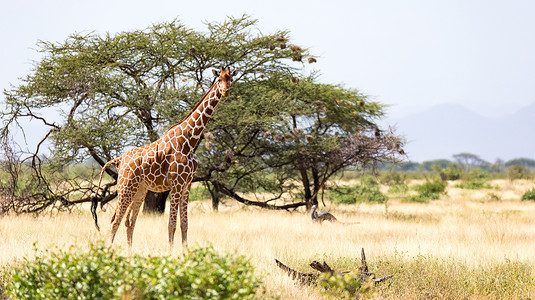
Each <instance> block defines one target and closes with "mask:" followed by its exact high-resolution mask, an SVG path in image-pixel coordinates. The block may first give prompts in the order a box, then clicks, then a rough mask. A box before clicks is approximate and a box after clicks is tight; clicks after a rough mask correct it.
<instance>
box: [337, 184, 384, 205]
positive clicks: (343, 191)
mask: <svg viewBox="0 0 535 300" xmlns="http://www.w3.org/2000/svg"><path fill="white" fill-rule="evenodd" d="M327 198H329V199H330V200H331V201H332V202H334V203H343V204H353V203H357V202H371V203H383V202H385V201H386V200H387V199H388V197H387V196H385V195H384V194H383V193H381V191H380V190H379V186H377V185H375V186H374V185H355V186H340V187H335V188H333V189H331V190H330V191H329V192H328V194H327Z"/></svg>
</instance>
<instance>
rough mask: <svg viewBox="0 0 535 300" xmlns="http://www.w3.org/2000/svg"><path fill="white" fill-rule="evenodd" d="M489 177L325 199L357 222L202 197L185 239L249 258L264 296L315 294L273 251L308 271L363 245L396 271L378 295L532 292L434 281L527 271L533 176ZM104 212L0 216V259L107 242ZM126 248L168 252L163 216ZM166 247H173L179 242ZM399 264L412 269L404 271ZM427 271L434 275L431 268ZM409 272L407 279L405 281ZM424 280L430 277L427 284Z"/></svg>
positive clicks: (534, 214)
mask: <svg viewBox="0 0 535 300" xmlns="http://www.w3.org/2000/svg"><path fill="white" fill-rule="evenodd" d="M492 184H493V185H494V186H498V187H499V188H498V189H493V190H475V191H470V190H459V189H455V188H453V184H450V186H449V188H448V195H447V196H444V197H443V198H442V199H440V200H437V201H431V202H430V203H429V204H409V203H400V202H399V201H396V200H391V201H389V206H388V213H385V206H384V205H382V204H375V205H368V204H360V205H348V206H333V205H331V206H329V210H330V211H331V212H332V213H333V214H334V215H336V216H337V217H338V219H340V220H342V221H345V222H356V221H358V222H360V224H358V225H344V224H323V225H318V224H312V223H311V221H310V219H309V216H308V214H305V213H304V212H303V211H301V212H295V213H288V212H275V211H266V210H259V209H255V208H249V207H242V206H239V205H236V204H232V205H229V206H224V207H222V208H221V210H220V212H218V213H213V212H212V211H211V209H210V205H209V203H207V202H192V203H191V204H190V209H189V213H190V230H189V243H190V246H194V247H195V246H208V245H212V246H213V247H214V248H215V249H217V250H219V251H224V252H230V253H236V254H242V255H245V256H247V257H249V258H250V259H251V261H252V262H253V264H254V265H255V267H256V270H257V272H258V273H259V274H261V275H262V276H263V277H264V278H265V286H266V287H267V289H268V290H269V291H270V293H272V294H277V293H280V295H281V297H282V298H283V299H318V298H321V297H322V296H321V294H320V292H319V290H318V289H316V288H303V287H300V286H296V285H295V284H294V283H293V282H292V281H291V280H290V279H289V278H288V277H287V276H286V275H285V274H284V273H283V272H281V270H279V269H278V268H277V267H276V265H275V264H274V258H277V259H279V260H281V261H283V262H286V263H288V264H289V265H291V266H294V267H296V268H297V269H301V270H304V271H310V269H309V268H308V266H307V265H308V263H309V262H310V261H312V260H314V259H321V260H326V261H327V262H328V263H330V264H331V265H333V266H335V267H337V268H352V267H353V266H354V267H355V268H356V267H357V262H358V258H359V257H360V249H361V248H362V247H363V248H365V249H366V253H367V256H368V263H369V265H370V267H371V268H372V271H375V272H377V273H378V275H386V274H385V272H392V273H393V274H394V278H393V279H392V281H391V283H390V284H386V285H383V286H382V287H381V288H380V289H379V290H378V293H377V294H376V297H378V298H399V299H403V298H429V297H440V298H443V297H445V298H501V297H502V296H504V295H505V296H507V297H512V298H516V297H524V298H525V297H534V296H535V286H530V285H529V284H528V285H527V286H525V284H524V285H522V286H521V287H516V286H512V290H516V291H518V294H514V293H511V292H509V289H506V290H505V292H502V293H497V292H492V291H491V292H488V291H485V290H482V288H481V287H480V283H479V282H474V283H470V282H468V283H459V284H461V285H463V284H465V285H466V286H467V288H466V290H463V291H453V289H454V288H453V287H450V288H451V289H452V291H451V293H447V289H448V287H447V286H442V285H437V281H443V282H446V283H448V282H449V283H448V284H453V285H455V284H458V283H457V281H456V280H458V278H453V277H462V276H464V275H463V274H467V276H468V277H470V276H481V277H489V278H490V277H496V276H500V275H501V274H502V273H503V274H506V273H507V274H509V273H508V272H513V273H514V272H515V271H514V268H515V266H516V267H518V266H529V267H530V268H531V269H532V268H533V267H534V266H535V255H534V253H535V203H523V202H520V200H519V199H520V197H521V195H522V194H523V193H524V192H525V191H526V190H528V189H530V188H532V187H533V186H535V182H533V181H516V182H514V183H510V182H509V181H494V182H492ZM111 214H112V212H111V209H110V210H108V212H99V217H100V223H101V227H103V228H105V229H104V230H103V231H102V232H97V231H96V230H95V228H94V225H93V221H92V219H91V216H90V214H89V213H88V212H87V211H86V210H85V209H80V210H79V211H78V212H76V213H71V214H66V213H62V214H51V215H47V216H40V217H38V218H34V217H31V216H4V217H0V264H1V265H6V264H9V263H11V262H13V261H15V260H17V259H19V258H21V257H23V256H31V255H33V254H34V251H33V246H32V245H33V244H34V243H37V245H36V247H37V248H39V249H46V248H50V247H60V248H61V247H67V246H69V245H78V246H82V247H83V246H86V245H89V244H90V243H92V242H95V241H97V240H99V239H105V238H106V234H107V229H108V227H109V226H108V225H107V224H106V223H107V222H109V220H110V218H111ZM125 235H126V234H125V232H124V226H121V229H120V231H119V232H118V234H117V238H116V242H115V245H116V247H118V248H121V247H122V248H126V237H125ZM177 239H178V240H180V239H179V238H178V237H177ZM132 251H133V252H135V253H139V254H153V255H166V254H169V253H170V252H169V247H168V243H167V216H147V215H141V216H140V218H139V220H138V222H137V225H136V230H135V232H134V245H133V249H132ZM173 252H174V255H177V253H180V246H179V245H177V247H176V249H175V250H174V251H173ZM507 263H511V264H512V265H511V268H512V269H511V270H510V269H507V270H502V269H501V268H502V267H503V266H504V264H506V266H505V267H504V268H507V266H508V265H507ZM422 265H423V266H422ZM420 267H421V269H418V268H420ZM403 268H405V269H406V268H413V269H414V270H413V271H412V272H410V271H409V273H406V270H403ZM434 271H437V273H435V274H429V273H433V272H434ZM419 272H421V273H419ZM530 272H531V271H529V272H528V275H529V276H531V279H530V280H531V281H528V282H535V275H534V273H533V272H531V273H530ZM407 274H412V275H411V276H412V277H411V278H407V277H408V276H409V275H407ZM417 274H420V275H421V276H420V275H419V276H417ZM487 275H488V276H487ZM427 277H431V278H434V279H433V280H431V281H429V278H427ZM450 277H452V278H450ZM463 280H464V279H463ZM467 280H469V279H467ZM473 280H480V281H481V280H483V281H484V282H482V283H481V284H486V281H485V280H488V278H487V279H485V278H479V279H478V278H473ZM511 280H513V279H511ZM411 284H412V285H411ZM492 284H495V282H494V281H492V280H491V281H489V283H488V285H492ZM511 284H513V283H511ZM443 285H444V284H443ZM458 288H459V287H456V289H458ZM489 288H490V287H489ZM445 289H446V291H445Z"/></svg>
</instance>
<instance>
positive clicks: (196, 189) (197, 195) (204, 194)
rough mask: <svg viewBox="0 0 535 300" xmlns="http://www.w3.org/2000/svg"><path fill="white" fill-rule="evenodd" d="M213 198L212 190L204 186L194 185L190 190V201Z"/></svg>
mask: <svg viewBox="0 0 535 300" xmlns="http://www.w3.org/2000/svg"><path fill="white" fill-rule="evenodd" d="M209 199H211V196H210V192H209V191H208V189H206V187H204V186H202V185H201V186H192V187H191V189H190V191H189V201H201V200H209Z"/></svg>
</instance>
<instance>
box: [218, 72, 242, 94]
mask: <svg viewBox="0 0 535 300" xmlns="http://www.w3.org/2000/svg"><path fill="white" fill-rule="evenodd" d="M212 72H213V73H214V76H216V77H217V80H218V81H219V91H220V92H221V95H223V97H227V96H228V95H229V94H230V92H229V88H230V83H231V82H232V77H234V76H236V74H238V71H237V70H234V72H232V73H231V72H230V68H227V69H226V70H225V69H224V68H221V71H217V70H212Z"/></svg>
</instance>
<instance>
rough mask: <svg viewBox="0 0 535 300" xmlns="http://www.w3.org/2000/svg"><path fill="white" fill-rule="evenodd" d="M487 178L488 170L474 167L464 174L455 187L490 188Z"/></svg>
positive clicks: (488, 176) (488, 177) (470, 188)
mask: <svg viewBox="0 0 535 300" xmlns="http://www.w3.org/2000/svg"><path fill="white" fill-rule="evenodd" d="M489 179H490V175H489V173H488V172H485V171H483V170H481V169H479V168H476V169H473V170H471V171H470V172H468V173H466V174H464V176H463V181H462V182H460V183H458V184H456V185H455V187H457V188H461V189H469V190H479V189H491V188H492V186H491V185H490V184H488V183H487V182H486V181H487V180H489Z"/></svg>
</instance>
